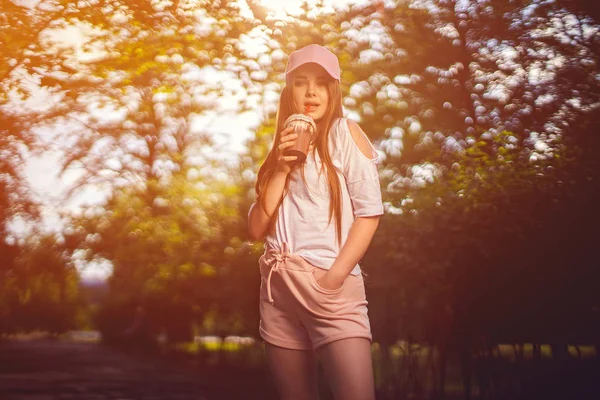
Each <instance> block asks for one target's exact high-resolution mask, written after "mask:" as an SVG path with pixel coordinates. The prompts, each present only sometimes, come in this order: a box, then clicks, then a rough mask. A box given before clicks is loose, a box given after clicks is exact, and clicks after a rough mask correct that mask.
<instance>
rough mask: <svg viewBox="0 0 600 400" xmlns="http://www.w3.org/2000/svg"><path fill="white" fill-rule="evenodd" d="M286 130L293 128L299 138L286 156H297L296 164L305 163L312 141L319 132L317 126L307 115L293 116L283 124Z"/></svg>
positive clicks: (287, 151)
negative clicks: (313, 136) (289, 127)
mask: <svg viewBox="0 0 600 400" xmlns="http://www.w3.org/2000/svg"><path fill="white" fill-rule="evenodd" d="M283 125H284V127H285V128H287V127H288V126H291V127H292V128H293V132H294V133H297V134H298V138H297V139H296V142H295V143H294V145H293V146H292V147H290V148H289V149H287V150H286V152H285V155H286V156H296V157H298V159H297V160H296V162H304V160H306V155H307V154H308V148H309V146H310V140H311V138H312V135H313V134H314V133H315V132H316V131H317V125H316V124H315V121H313V119H312V118H311V117H309V116H308V115H305V114H292V115H290V116H289V117H288V119H286V120H285V123H284V124H283Z"/></svg>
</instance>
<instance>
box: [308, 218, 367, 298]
mask: <svg viewBox="0 0 600 400" xmlns="http://www.w3.org/2000/svg"><path fill="white" fill-rule="evenodd" d="M378 225H379V215H377V216H374V217H359V218H357V219H356V220H355V221H354V223H353V224H352V226H351V227H350V232H349V233H348V239H346V242H345V243H344V245H343V246H342V249H341V250H340V254H339V255H338V256H337V258H336V259H335V261H334V263H333V265H332V266H331V269H330V270H329V272H328V273H327V274H325V275H323V276H322V277H321V278H320V279H319V284H320V285H321V286H322V287H324V288H325V289H336V288H339V287H340V286H342V283H343V282H344V280H345V279H346V277H347V276H348V275H349V274H350V271H352V269H353V268H354V266H355V265H356V264H357V263H358V262H359V261H360V259H361V258H362V257H363V255H364V254H365V252H366V251H367V249H368V248H369V245H370V244H371V240H372V239H373V235H375V231H376V230H377V226H378Z"/></svg>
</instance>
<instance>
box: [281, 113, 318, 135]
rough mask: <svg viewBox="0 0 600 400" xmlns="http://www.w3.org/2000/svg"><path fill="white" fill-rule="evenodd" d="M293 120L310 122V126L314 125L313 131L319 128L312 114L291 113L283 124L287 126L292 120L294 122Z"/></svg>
mask: <svg viewBox="0 0 600 400" xmlns="http://www.w3.org/2000/svg"><path fill="white" fill-rule="evenodd" d="M293 121H304V122H306V123H308V124H310V126H312V128H313V132H315V131H316V130H317V124H315V121H314V120H313V119H312V118H311V117H310V116H308V115H305V114H292V115H290V116H289V117H288V118H287V119H286V120H285V123H284V124H283V126H287V125H288V124H289V123H290V122H293Z"/></svg>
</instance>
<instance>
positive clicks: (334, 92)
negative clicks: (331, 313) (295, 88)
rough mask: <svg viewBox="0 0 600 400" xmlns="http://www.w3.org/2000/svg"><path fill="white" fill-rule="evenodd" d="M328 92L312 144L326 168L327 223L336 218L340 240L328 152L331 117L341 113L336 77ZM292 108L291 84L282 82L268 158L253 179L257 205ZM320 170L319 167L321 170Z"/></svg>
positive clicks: (337, 190)
mask: <svg viewBox="0 0 600 400" xmlns="http://www.w3.org/2000/svg"><path fill="white" fill-rule="evenodd" d="M327 92H328V94H329V102H328V104H327V111H326V112H325V115H324V116H323V118H322V119H321V120H320V121H319V122H318V123H317V137H316V139H315V148H314V151H316V152H317V153H318V154H319V157H320V159H321V162H322V163H323V164H322V167H323V168H324V169H325V172H326V173H327V183H328V187H329V194H330V202H329V223H331V220H332V219H333V220H335V225H336V234H337V235H336V236H337V240H338V242H339V243H341V241H342V191H341V186H340V180H339V178H338V176H337V172H336V170H335V168H334V166H333V162H332V161H331V154H329V146H328V143H329V140H328V139H329V130H330V129H331V125H332V124H333V121H335V120H336V119H337V118H341V117H342V93H341V90H340V83H339V81H338V80H336V79H331V80H330V81H329V82H328V83H327ZM294 112H298V111H297V110H294V105H293V101H292V89H291V87H288V86H285V87H284V88H283V90H282V91H281V96H280V97H279V105H278V107H277V125H276V126H275V138H274V140H273V146H272V147H271V150H270V151H269V154H267V158H266V159H265V161H264V162H263V164H262V165H261V167H260V169H259V170H258V178H257V180H256V187H255V189H256V195H257V201H258V203H259V205H260V206H261V207H262V208H263V210H264V209H265V199H264V193H265V188H266V187H267V185H268V184H269V181H270V180H271V177H272V176H273V173H274V171H275V167H276V166H277V155H276V153H277V146H278V145H279V140H280V133H281V131H282V130H283V124H284V122H285V120H286V119H287V118H288V117H289V116H290V115H292V114H293V113H294ZM298 167H302V168H303V167H304V164H300V165H296V166H294V167H293V168H298ZM321 172H322V170H321ZM288 182H289V175H288V180H287V181H286V184H285V191H284V193H283V196H282V197H281V200H280V201H279V204H277V207H276V208H275V212H274V213H273V216H272V218H271V221H270V224H269V229H270V230H272V229H273V228H274V226H275V222H276V220H277V215H278V212H279V207H280V206H281V202H282V200H283V197H285V196H286V194H287V187H288Z"/></svg>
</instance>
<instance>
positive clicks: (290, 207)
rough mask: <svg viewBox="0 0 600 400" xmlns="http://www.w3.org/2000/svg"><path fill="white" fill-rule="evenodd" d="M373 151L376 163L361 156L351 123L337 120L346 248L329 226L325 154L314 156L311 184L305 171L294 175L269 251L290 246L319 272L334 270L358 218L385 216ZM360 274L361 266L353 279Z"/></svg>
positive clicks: (333, 137)
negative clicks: (322, 167)
mask: <svg viewBox="0 0 600 400" xmlns="http://www.w3.org/2000/svg"><path fill="white" fill-rule="evenodd" d="M369 144H370V142H369ZM371 151H372V158H368V157H366V156H365V155H364V154H363V153H362V152H361V151H360V149H359V148H358V146H357V144H356V143H355V142H354V139H352V136H351V133H350V127H349V126H348V120H347V119H345V118H340V119H338V120H336V121H334V123H333V124H332V127H331V130H330V132H329V152H330V153H329V154H330V155H331V160H332V162H333V165H334V167H335V169H336V172H337V174H338V177H339V180H340V185H341V195H342V198H341V200H342V242H341V244H340V243H338V242H337V239H336V236H337V234H336V223H335V219H334V218H332V220H331V223H329V186H328V184H327V174H326V172H325V171H322V172H321V174H319V171H320V169H321V160H320V158H319V155H318V153H317V152H314V153H313V152H310V153H309V155H308V157H307V158H306V162H305V164H304V177H305V180H306V184H305V182H304V180H303V179H302V171H301V169H300V168H295V169H293V170H292V172H290V175H289V186H288V193H287V195H286V196H285V197H284V199H283V202H282V204H281V206H280V207H279V212H278V216H277V222H276V224H275V231H274V232H273V233H269V234H267V237H266V238H265V244H266V247H267V248H273V249H276V250H281V249H282V247H283V243H284V242H285V243H287V244H288V249H289V252H290V253H296V254H298V255H300V256H301V257H302V258H304V259H305V260H306V261H308V262H309V263H310V264H313V265H315V266H317V267H320V268H323V269H329V268H331V265H332V264H333V262H334V261H335V259H336V257H337V256H338V254H339V252H340V249H341V246H342V245H343V244H344V243H345V242H346V239H347V237H348V233H349V231H350V227H351V225H352V223H353V222H354V220H355V218H356V217H369V216H376V215H381V214H383V205H382V201H381V187H380V184H379V174H378V172H377V152H376V151H375V149H374V148H373V146H372V145H371ZM313 154H314V155H313ZM252 207H254V204H253V205H252ZM252 207H250V210H252ZM359 273H360V266H359V265H358V264H357V265H356V266H355V267H354V268H353V269H352V271H351V274H353V275H358V274H359Z"/></svg>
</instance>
